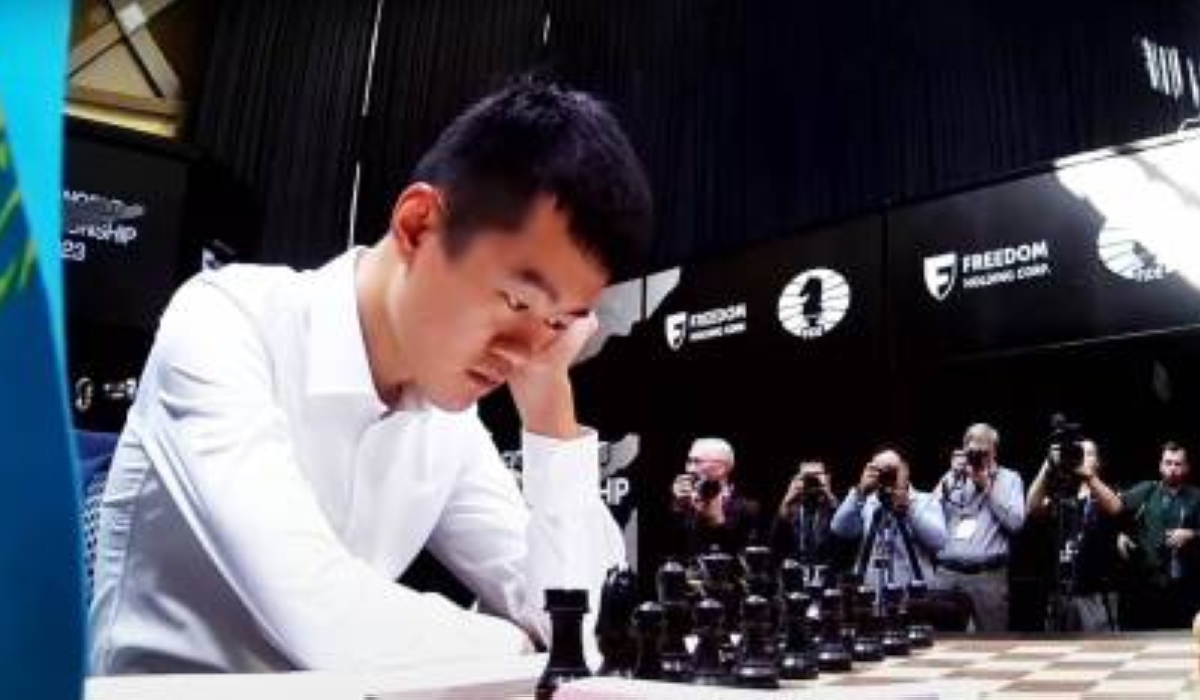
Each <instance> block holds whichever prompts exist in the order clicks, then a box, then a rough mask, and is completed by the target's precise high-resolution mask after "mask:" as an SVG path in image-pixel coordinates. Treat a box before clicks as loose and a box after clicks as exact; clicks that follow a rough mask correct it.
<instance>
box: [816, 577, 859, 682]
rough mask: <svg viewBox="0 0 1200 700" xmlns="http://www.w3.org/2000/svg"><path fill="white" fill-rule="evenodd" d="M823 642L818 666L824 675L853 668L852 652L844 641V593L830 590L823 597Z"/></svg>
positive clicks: (821, 619)
mask: <svg viewBox="0 0 1200 700" xmlns="http://www.w3.org/2000/svg"><path fill="white" fill-rule="evenodd" d="M820 621H821V642H820V646H819V647H818V649H817V665H818V667H819V668H820V669H821V672H822V673H841V672H844V671H849V670H850V668H851V659H850V652H849V651H847V650H846V645H845V642H844V641H843V640H842V592H841V591H839V590H837V589H836V588H830V589H828V590H826V591H825V592H824V593H823V594H822V595H821V608H820Z"/></svg>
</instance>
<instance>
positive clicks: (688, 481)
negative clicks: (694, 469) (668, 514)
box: [671, 474, 696, 511]
mask: <svg viewBox="0 0 1200 700" xmlns="http://www.w3.org/2000/svg"><path fill="white" fill-rule="evenodd" d="M695 493H696V477H695V476H694V475H692V474H680V475H679V476H677V477H675V481H674V483H672V484H671V496H672V497H674V499H675V510H678V511H687V510H691V509H692V498H693V496H694V495H695Z"/></svg>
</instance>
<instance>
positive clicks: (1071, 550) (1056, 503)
mask: <svg viewBox="0 0 1200 700" xmlns="http://www.w3.org/2000/svg"><path fill="white" fill-rule="evenodd" d="M1049 510H1050V514H1051V516H1052V517H1051V522H1052V523H1053V524H1054V538H1053V541H1054V577H1053V584H1052V586H1051V588H1050V590H1049V592H1048V594H1047V597H1046V612H1045V617H1044V620H1043V625H1044V628H1045V630H1046V631H1047V632H1076V631H1079V625H1078V621H1077V609H1076V605H1075V603H1076V602H1077V601H1078V600H1079V598H1080V591H1079V590H1078V587H1077V582H1078V580H1079V577H1078V563H1079V554H1080V549H1081V547H1082V544H1083V538H1084V534H1085V529H1086V523H1085V522H1084V514H1085V501H1084V500H1083V499H1080V498H1079V497H1078V496H1076V495H1075V494H1074V493H1071V492H1069V489H1068V488H1065V487H1060V488H1057V489H1055V490H1053V491H1051V493H1050V504H1049ZM1101 602H1102V603H1103V605H1104V613H1105V616H1106V617H1107V620H1108V626H1109V629H1115V625H1114V624H1113V620H1114V618H1113V611H1112V608H1111V605H1110V601H1109V596H1108V595H1107V594H1105V593H1101Z"/></svg>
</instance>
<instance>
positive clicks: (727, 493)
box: [671, 438, 761, 558]
mask: <svg viewBox="0 0 1200 700" xmlns="http://www.w3.org/2000/svg"><path fill="white" fill-rule="evenodd" d="M734 463H735V460H734V454H733V447H732V446H731V445H730V444H729V442H728V441H726V440H723V439H721V438H700V439H698V440H696V441H695V442H693V443H692V447H691V449H690V450H689V451H688V457H687V468H686V471H685V472H684V473H682V474H680V475H679V476H677V477H676V478H675V481H674V483H673V484H672V485H671V496H672V512H673V513H674V515H675V521H674V523H675V526H676V530H677V532H676V535H675V537H674V539H675V547H676V552H675V554H677V555H682V556H684V557H687V558H691V557H694V556H696V555H699V554H703V553H705V552H708V551H711V550H712V549H713V548H717V549H720V550H721V551H723V552H725V553H727V554H732V555H737V554H738V553H739V552H740V551H741V550H742V549H743V548H744V547H745V546H746V545H747V544H750V543H751V541H753V540H757V539H758V538H759V537H760V536H761V533H760V532H759V529H760V528H759V518H760V511H761V508H760V507H759V504H758V502H757V501H754V500H752V499H750V498H746V497H745V496H743V495H741V494H740V493H738V492H737V489H736V487H735V486H734V483H733V478H732V477H733V467H734Z"/></svg>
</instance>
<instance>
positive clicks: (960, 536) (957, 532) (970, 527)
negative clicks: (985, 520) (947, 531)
mask: <svg viewBox="0 0 1200 700" xmlns="http://www.w3.org/2000/svg"><path fill="white" fill-rule="evenodd" d="M978 524H979V523H978V521H976V520H975V517H974V516H970V517H966V518H963V519H962V520H959V521H958V525H955V526H954V539H956V540H969V539H971V535H974V534H975V527H976V526H977V525H978Z"/></svg>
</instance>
